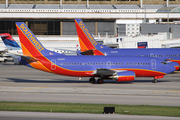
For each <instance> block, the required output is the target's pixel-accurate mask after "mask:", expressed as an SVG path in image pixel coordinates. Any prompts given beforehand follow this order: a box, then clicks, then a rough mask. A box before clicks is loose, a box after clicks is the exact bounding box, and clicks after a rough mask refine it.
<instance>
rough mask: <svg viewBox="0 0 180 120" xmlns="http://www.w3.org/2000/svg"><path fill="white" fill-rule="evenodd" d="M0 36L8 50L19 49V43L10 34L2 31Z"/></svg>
mask: <svg viewBox="0 0 180 120" xmlns="http://www.w3.org/2000/svg"><path fill="white" fill-rule="evenodd" d="M0 37H1V38H2V40H3V42H4V44H5V45H6V47H7V49H8V50H11V49H12V50H19V49H21V47H20V46H19V44H18V43H17V42H16V41H15V40H14V39H13V38H12V36H11V35H10V34H9V33H2V34H0Z"/></svg>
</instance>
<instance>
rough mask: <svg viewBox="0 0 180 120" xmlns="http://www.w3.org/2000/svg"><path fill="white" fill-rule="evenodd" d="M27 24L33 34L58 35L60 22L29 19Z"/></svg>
mask: <svg viewBox="0 0 180 120" xmlns="http://www.w3.org/2000/svg"><path fill="white" fill-rule="evenodd" d="M28 26H29V28H30V29H31V31H32V32H33V33H34V34H35V35H60V22H56V21H53V22H45V21H43V22H42V21H30V22H28Z"/></svg>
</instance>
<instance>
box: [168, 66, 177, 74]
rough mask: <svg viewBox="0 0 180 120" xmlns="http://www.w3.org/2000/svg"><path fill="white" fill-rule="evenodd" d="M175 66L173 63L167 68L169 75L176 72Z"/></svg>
mask: <svg viewBox="0 0 180 120" xmlns="http://www.w3.org/2000/svg"><path fill="white" fill-rule="evenodd" d="M174 65H175V64H174V63H173V64H172V63H168V64H167V67H166V71H167V74H169V73H172V72H174V71H175V70H176V68H175V66H174Z"/></svg>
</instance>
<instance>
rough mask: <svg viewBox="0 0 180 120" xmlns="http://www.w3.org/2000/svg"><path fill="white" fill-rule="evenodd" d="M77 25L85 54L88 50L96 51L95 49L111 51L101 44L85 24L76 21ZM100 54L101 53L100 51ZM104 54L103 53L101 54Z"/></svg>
mask: <svg viewBox="0 0 180 120" xmlns="http://www.w3.org/2000/svg"><path fill="white" fill-rule="evenodd" d="M75 25H76V29H77V34H78V39H79V43H80V46H81V52H85V51H88V50H95V49H98V50H100V49H111V48H109V47H107V46H104V45H101V44H99V43H98V42H97V41H96V40H95V39H94V37H93V36H92V34H91V33H90V31H89V30H88V29H87V27H86V26H85V24H84V23H83V21H82V20H81V19H75ZM99 52H100V51H99ZM101 54H103V53H101Z"/></svg>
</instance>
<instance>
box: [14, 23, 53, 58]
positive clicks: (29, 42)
mask: <svg viewBox="0 0 180 120" xmlns="http://www.w3.org/2000/svg"><path fill="white" fill-rule="evenodd" d="M16 27H17V31H18V35H19V39H20V42H21V47H22V51H23V54H24V55H25V56H30V57H39V56H46V55H49V54H50V51H49V50H47V49H45V48H44V47H43V45H42V44H41V43H40V42H39V40H38V39H37V38H36V37H35V36H34V34H33V33H32V32H31V30H30V29H29V28H28V27H27V26H26V25H25V24H24V22H16Z"/></svg>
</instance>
